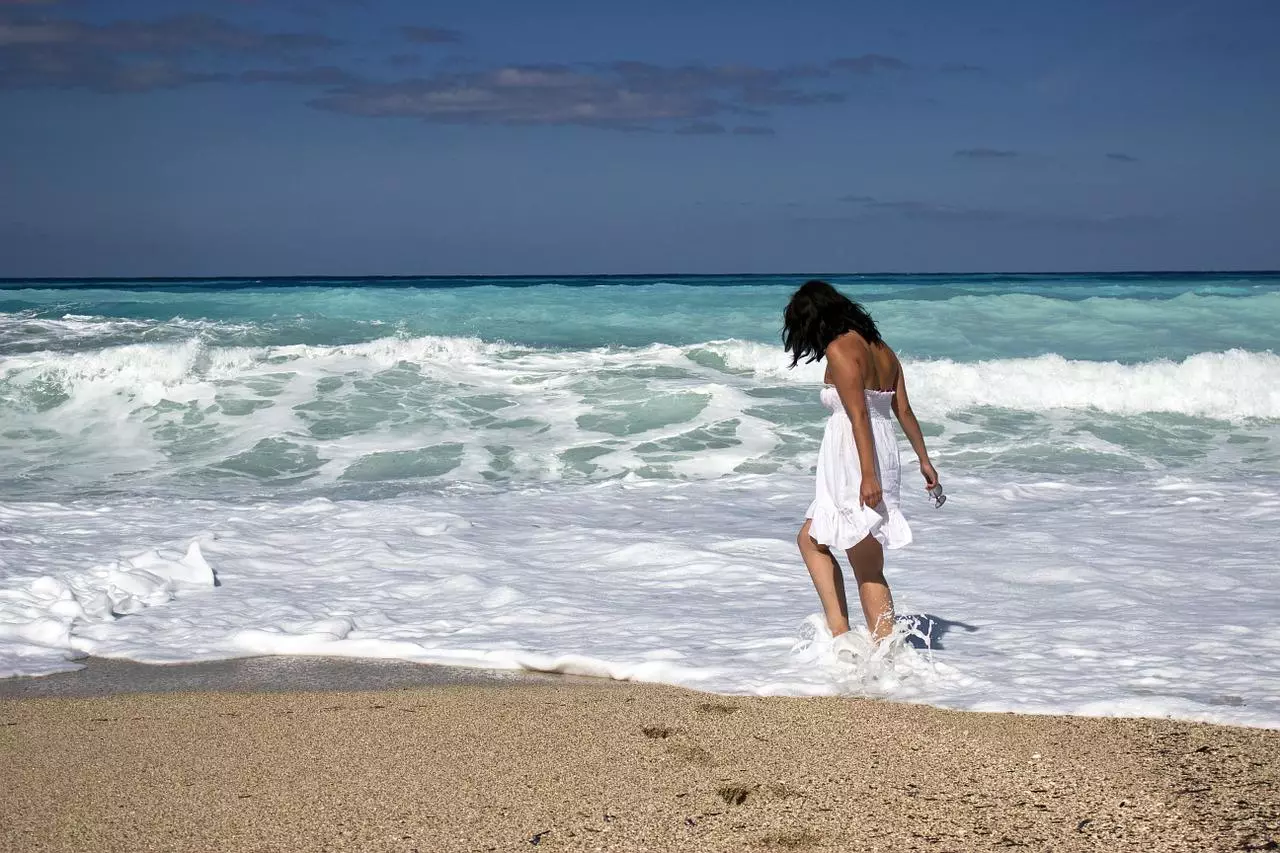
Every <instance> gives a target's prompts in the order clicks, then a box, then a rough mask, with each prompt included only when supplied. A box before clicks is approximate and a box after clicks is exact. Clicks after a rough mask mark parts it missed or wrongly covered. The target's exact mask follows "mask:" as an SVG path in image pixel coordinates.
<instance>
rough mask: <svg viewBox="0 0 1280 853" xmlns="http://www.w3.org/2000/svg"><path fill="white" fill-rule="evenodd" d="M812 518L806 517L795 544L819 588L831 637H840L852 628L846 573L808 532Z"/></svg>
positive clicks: (828, 550)
mask: <svg viewBox="0 0 1280 853" xmlns="http://www.w3.org/2000/svg"><path fill="white" fill-rule="evenodd" d="M809 524H810V522H809V520H807V519H806V520H805V523H804V525H803V526H802V527H801V528H800V533H799V535H797V536H796V544H797V545H799V546H800V556H801V557H803V558H804V564H805V566H806V567H807V568H808V569H809V577H810V578H812V579H813V585H814V588H816V589H817V590H818V598H819V599H820V600H821V601H822V612H823V614H824V615H825V616H826V617H827V627H828V628H830V629H831V636H833V637H838V636H840V635H841V634H843V633H845V632H846V631H848V630H849V601H848V599H847V598H845V594H844V574H843V573H842V572H841V571H840V564H839V563H837V562H836V558H835V556H834V555H832V553H831V549H830V548H828V547H827V546H826V545H820V544H818V542H817V541H816V540H814V538H813V537H812V536H810V535H809Z"/></svg>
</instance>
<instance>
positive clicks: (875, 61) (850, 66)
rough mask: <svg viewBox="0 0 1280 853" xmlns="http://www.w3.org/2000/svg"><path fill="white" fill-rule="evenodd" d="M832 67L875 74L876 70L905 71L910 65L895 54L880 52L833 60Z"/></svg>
mask: <svg viewBox="0 0 1280 853" xmlns="http://www.w3.org/2000/svg"><path fill="white" fill-rule="evenodd" d="M830 65H831V67H832V68H835V69H837V70H839V71H848V72H851V73H853V74H873V73H875V72H876V71H905V70H906V69H907V68H909V67H910V66H908V65H907V63H905V62H903V61H902V60H901V59H898V58H897V57H893V56H882V55H881V54H878V53H866V54H863V55H862V56H848V57H845V58H843V59H836V60H832V62H831V63H830Z"/></svg>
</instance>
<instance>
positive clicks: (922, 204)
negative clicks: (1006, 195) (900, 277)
mask: <svg viewBox="0 0 1280 853" xmlns="http://www.w3.org/2000/svg"><path fill="white" fill-rule="evenodd" d="M840 200H841V201H844V202H847V203H850V204H854V205H857V206H858V207H859V208H860V211H859V213H858V214H857V215H854V216H832V217H805V218H800V219H797V220H796V221H797V222H810V223H821V222H833V223H834V222H854V221H857V220H858V219H862V218H865V217H867V216H875V215H893V216H898V217H900V218H903V219H909V220H915V221H919V222H938V223H951V224H956V225H961V224H1007V225H1022V226H1041V227H1055V228H1063V229H1075V230H1109V229H1134V228H1148V227H1151V226H1153V225H1157V224H1159V223H1161V222H1163V221H1164V218H1163V217H1159V216H1148V215H1143V214H1124V215H1105V214H1104V215H1096V216H1095V215H1084V214H1070V213H1046V212H1040V211H1027V210H1009V209H1004V208H990V207H966V206H964V205H953V204H941V203H937V202H927V201H913V200H885V199H878V198H875V197H873V196H865V195H847V196H844V197H842V198H841V199H840Z"/></svg>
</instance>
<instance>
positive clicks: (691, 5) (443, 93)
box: [0, 0, 1280, 276]
mask: <svg viewBox="0 0 1280 853" xmlns="http://www.w3.org/2000/svg"><path fill="white" fill-rule="evenodd" d="M1278 36H1280V3H1276V2H1274V0H1214V2H1209V0H1194V2H1176V0H1163V2H1153V1H1152V2H1149V0H1110V2H1100V0H1076V2H1056V0H1055V2H1035V3H1031V2H1025V0H1022V2H1011V1H1009V2H1006V0H1001V1H1000V2H995V1H994V0H973V2H968V3H956V2H954V0H948V2H934V0H927V2H926V0H906V2H899V3H893V4H889V3H874V4H873V3H862V2H850V0H843V2H835V1H834V0H832V2H828V0H807V1H806V2H803V3H800V2H792V3H783V2H757V1H756V0H738V2H718V0H710V1H709V2H692V0H685V2H665V0H661V1H658V0H653V1H651V2H647V3H635V2H613V0H600V2H596V3H585V2H561V0H542V2H538V3H529V2H499V0H469V2H465V3H463V2H437V3H430V4H427V3H420V2H419V3H415V2H407V0H305V2H304V0H209V2H173V0H170V2H144V0H135V1H134V2H130V0H122V2H110V3H108V2H95V1H94V0H78V1H77V0H61V2H58V1H57V0H21V1H20V2H14V0H0V118H2V126H0V276H116V275H119V276H133V275H137V276H143V275H157V276H163V275H306V274H333V275H359V274H370V275H374V274H483V273H494V274H519V273H532V274H543V273H643V272H808V271H827V272H835V271H839V272H859V271H863V272H869V271H890V270H892V271H967V270H1098V269H1260V268H1277V267H1280V239H1277V238H1276V234H1277V233H1280V155H1277V153H1276V151H1277V150H1278V149H1280V145H1277V144H1276V140H1277V139H1280V51H1277V50H1276V49H1275V44H1276V43H1277V37H1278Z"/></svg>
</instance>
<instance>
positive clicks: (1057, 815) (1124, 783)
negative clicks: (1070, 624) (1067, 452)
mask: <svg viewBox="0 0 1280 853" xmlns="http://www.w3.org/2000/svg"><path fill="white" fill-rule="evenodd" d="M0 758H2V760H3V762H4V765H5V767H6V772H5V773H4V774H0V796H3V801H4V802H5V803H6V812H7V815H6V820H5V821H4V822H2V823H0V849H6V850H8V849H13V850H24V851H25V850H66V851H80V850H84V851H89V850H93V851H114V850H121V851H123V850H142V851H146V850H192V851H195V850H212V849H217V850H227V851H232V850H273V849H298V850H302V849H307V850H310V849H326V850H353V851H355V850H360V851H374V850H399V851H409V850H415V849H416V850H420V851H424V853H425V851H452V850H458V851H462V850H506V849H524V848H525V847H526V846H530V845H533V846H539V847H545V848H546V849H553V850H561V849H563V850H579V849H582V850H589V849H605V850H726V851H729V850H734V851H738V850H812V851H822V850H847V849H851V848H852V849H860V850H886V851H887V850H926V849H927V850H952V851H977V850H989V849H993V848H996V847H1012V848H1025V849H1048V848H1052V849H1054V850H1097V849H1107V850H1143V851H1161V850H1168V851H1173V850H1180V851H1181V850H1224V849H1230V850H1248V849H1254V850H1264V849H1276V846H1275V845H1277V844H1280V732H1277V731H1273V730H1267V729H1247V728H1235V727H1228V726H1215V725H1209V724H1201V723H1185V722H1177V721H1171V720H1152V719H1127V718H1088V717H1038V716H1031V715H1020V714H1007V713H1006V714H991V713H978V712H966V711H950V710H943V709H938V708H933V707H930V706H925V705H909V704H901V703H892V702H883V701H878V700H869V699H839V698H787V697H743V696H716V695H711V694H702V693H696V692H693V691H688V690H683V689H680V688H673V687H665V686H660V685H648V684H635V683H625V682H606V681H598V680H595V679H572V680H570V679H564V678H560V677H547V678H545V679H544V678H515V679H509V680H501V679H500V680H496V681H493V682H490V683H484V684H478V683H457V682H455V683H448V684H435V685H429V686H416V687H400V688H398V689H383V690H376V691H331V690H324V691H320V692H276V691H266V692H248V693H244V692H241V693H233V692H219V691H212V690H206V691H203V692H186V693H144V694H133V695H109V696H99V697H95V698H65V697H63V698H26V699H14V698H8V699H4V700H0Z"/></svg>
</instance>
